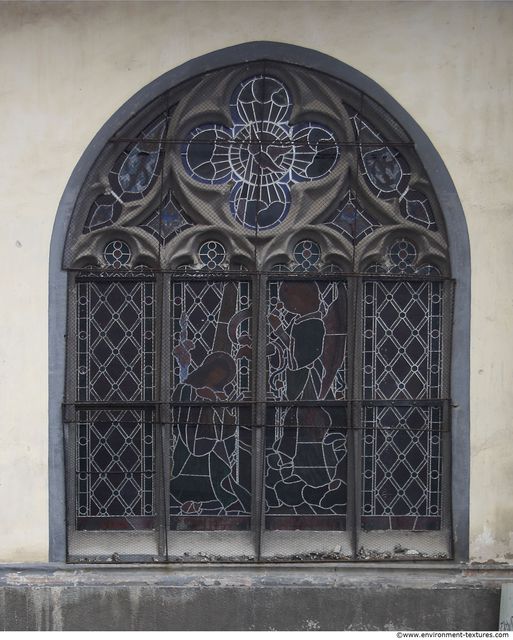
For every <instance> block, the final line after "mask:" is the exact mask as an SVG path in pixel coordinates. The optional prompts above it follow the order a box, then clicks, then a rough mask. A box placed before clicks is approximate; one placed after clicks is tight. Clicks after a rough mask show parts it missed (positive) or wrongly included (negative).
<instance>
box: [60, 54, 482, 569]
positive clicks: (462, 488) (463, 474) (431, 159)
mask: <svg viewBox="0 0 513 640" xmlns="http://www.w3.org/2000/svg"><path fill="white" fill-rule="evenodd" d="M259 60H260V61H263V60H268V61H280V62H285V63H291V64H298V65H301V66H303V67H307V68H309V69H312V70H315V71H320V72H323V73H326V74H329V75H331V76H333V77H335V78H338V79H340V80H343V81H345V82H346V83H348V84H351V85H353V86H354V87H355V88H356V89H357V90H359V91H361V92H362V93H364V94H366V95H367V96H369V97H370V98H372V99H373V100H374V101H376V102H377V103H378V104H380V105H381V106H383V107H384V108H385V109H386V110H387V111H388V112H389V113H390V114H391V115H392V116H393V117H394V118H395V119H396V120H397V121H398V122H399V123H400V124H401V126H402V127H403V128H404V130H405V131H406V132H407V134H408V135H409V136H410V137H411V139H412V140H413V141H414V143H415V150H416V152H417V154H418V156H419V158H420V160H421V162H422V164H423V166H424V168H425V170H426V173H427V175H428V177H429V179H430V181H431V184H432V186H433V188H434V191H435V194H436V196H437V198H438V200H439V203H440V206H441V209H442V211H443V214H444V218H445V224H446V230H447V236H448V242H449V248H450V264H451V272H452V275H453V277H454V279H455V281H456V288H455V299H454V318H453V342H452V354H451V395H452V408H451V430H452V451H453V454H452V460H451V471H452V479H451V495H452V496H453V498H452V525H453V538H454V549H453V550H454V553H453V557H454V560H455V561H460V562H461V561H465V560H466V559H468V531H469V525H468V510H469V476H470V436H469V431H470V429H469V426H470V406H469V393H470V388H469V378H470V246H469V238H468V231H467V225H466V221H465V215H464V212H463V208H462V205H461V202H460V200H459V198H458V195H457V193H456V189H455V186H454V183H453V181H452V179H451V177H450V175H449V172H448V170H447V168H446V167H445V165H444V163H443V160H442V159H441V157H440V155H439V154H438V152H437V150H436V149H435V147H434V146H433V144H432V142H431V141H430V140H429V138H428V137H427V136H426V134H425V133H424V132H423V131H422V129H421V128H420V127H419V125H418V124H417V123H416V122H415V121H414V119H413V118H412V117H411V116H410V115H409V114H408V113H407V112H406V111H405V110H404V109H403V108H402V107H401V106H400V105H399V104H398V103H397V102H396V101H395V100H394V98H392V97H391V96H390V95H389V94H388V93H387V92H386V91H385V90H384V89H383V88H382V87H380V86H379V85H378V84H377V83H376V82H374V81H373V80H371V79H370V78H369V77H367V76H365V75H364V74H362V73H361V72H359V71H357V70H356V69H354V68H352V67H350V66H348V65H346V64H344V63H343V62H340V61H339V60H337V59H335V58H333V57H331V56H328V55H325V54H322V53H320V52H317V51H314V50H311V49H306V48H303V47H299V46H296V45H290V44H285V43H275V42H252V43H246V44H240V45H235V46H232V47H228V48H225V49H221V50H219V51H215V52H212V53H209V54H206V55H203V56H200V57H198V58H195V59H193V60H190V61H189V62H186V63H184V64H182V65H180V66H178V67H176V68H175V69H173V70H171V71H169V72H167V73H165V74H163V75H161V76H160V77H158V78H157V79H155V80H154V81H152V82H150V83H149V84H148V85H146V86H145V87H143V88H142V89H141V90H139V91H138V92H137V93H136V94H135V95H134V96H133V97H132V98H130V99H129V100H128V101H127V102H125V104H124V105H122V106H121V107H120V108H119V109H118V110H117V111H116V113H115V114H114V115H112V116H111V118H109V120H108V121H107V122H106V123H105V125H104V126H103V127H102V128H101V129H100V131H99V132H98V133H97V134H96V136H95V137H94V138H93V140H92V141H91V143H90V144H89V145H88V147H87V148H86V150H85V151H84V153H83V155H82V157H81V158H80V160H79V161H78V163H77V165H76V166H75V168H74V170H73V172H72V174H71V177H70V179H69V181H68V183H67V185H66V187H65V190H64V193H63V195H62V198H61V200H60V203H59V207H58V210H57V214H56V219H55V223H54V227H53V232H52V239H51V246H50V264H49V285H50V286H49V460H48V461H49V560H50V561H51V562H63V561H65V558H66V506H65V469H64V443H63V433H62V415H61V403H62V399H63V393H64V380H65V350H66V343H65V335H66V323H67V274H66V272H65V271H64V270H63V269H62V255H63V250H64V244H65V239H66V233H67V229H68V225H69V222H70V219H71V215H72V212H73V209H74V205H75V201H76V199H77V197H78V194H79V191H80V188H81V186H82V184H83V182H84V180H85V178H86V176H87V174H88V172H89V170H90V168H91V166H92V165H93V163H94V161H95V159H96V157H97V155H98V153H99V152H100V151H101V149H102V148H103V147H104V145H105V144H106V142H107V141H108V140H109V138H110V137H111V136H112V135H113V134H114V133H115V132H116V131H117V130H118V129H119V128H120V127H121V126H122V125H123V124H124V123H125V122H126V121H127V120H128V119H129V118H130V117H131V116H132V114H133V113H134V112H137V111H139V110H140V109H142V108H143V107H144V106H145V105H146V104H148V103H149V102H150V101H151V100H152V99H154V98H156V97H157V96H159V95H160V94H162V93H163V92H164V91H168V90H169V89H172V88H173V87H175V86H177V85H178V84H180V83H181V82H183V81H184V80H187V79H189V78H191V77H193V76H195V75H198V74H202V73H205V72H207V71H213V70H216V69H219V68H222V67H225V66H228V65H233V64H237V63H243V62H254V61H259Z"/></svg>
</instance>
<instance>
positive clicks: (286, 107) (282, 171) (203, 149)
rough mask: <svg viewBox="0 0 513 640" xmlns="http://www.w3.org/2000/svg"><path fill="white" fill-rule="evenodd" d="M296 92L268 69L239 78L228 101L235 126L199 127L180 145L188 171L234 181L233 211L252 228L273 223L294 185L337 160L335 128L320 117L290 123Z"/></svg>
mask: <svg viewBox="0 0 513 640" xmlns="http://www.w3.org/2000/svg"><path fill="white" fill-rule="evenodd" d="M292 107H293V104H292V98H291V95H290V92H289V90H288V88H287V87H286V86H285V84H284V83H283V82H282V81H281V80H278V79H277V78H273V77H271V76H267V75H259V76H254V77H251V78H248V79H246V80H244V81H243V82H241V83H240V84H239V85H238V86H237V87H236V89H235V91H234V92H233V95H232V98H231V101H230V115H231V118H232V122H233V127H232V128H226V127H224V126H223V125H221V124H204V125H200V126H199V127H196V128H195V129H194V130H192V131H191V132H190V133H189V135H188V137H187V138H188V139H187V142H186V143H185V144H184V145H183V147H182V161H183V164H184V167H185V170H186V171H187V172H188V174H189V175H190V176H191V177H192V178H194V179H195V180H198V181H199V182H203V183H206V184H211V185H215V184H222V183H225V182H228V181H231V182H232V183H233V187H232V191H231V195H230V211H231V214H232V216H233V218H234V219H235V220H236V221H237V222H238V223H240V224H241V225H242V226H243V227H246V228H249V229H256V228H258V229H262V230H264V229H272V228H274V227H276V226H277V225H279V224H280V223H281V222H283V220H285V218H286V217H287V215H288V212H289V209H290V205H291V201H292V194H291V185H292V184H294V183H298V182H305V181H311V180H318V179H320V178H322V177H324V176H325V175H327V174H328V173H329V172H330V171H331V170H332V169H333V167H334V166H335V164H336V162H337V160H338V157H339V150H338V146H337V144H336V140H335V136H334V134H333V132H332V131H331V130H330V129H329V128H328V127H326V126H324V125H322V124H320V123H316V122H302V123H299V124H297V125H295V126H291V125H290V123H289V116H290V114H291V112H292Z"/></svg>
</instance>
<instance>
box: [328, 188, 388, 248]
mask: <svg viewBox="0 0 513 640" xmlns="http://www.w3.org/2000/svg"><path fill="white" fill-rule="evenodd" d="M324 224H326V225H328V226H329V227H332V228H333V229H336V230H337V231H339V232H340V233H341V234H342V235H343V236H345V237H346V238H347V239H348V240H350V241H351V242H354V243H355V244H357V243H358V242H360V240H363V238H365V237H366V236H368V235H369V234H370V233H372V232H373V231H374V229H377V228H378V227H380V226H381V225H380V224H379V223H378V222H376V220H374V218H373V217H372V216H371V215H370V214H369V213H367V212H366V211H365V210H364V209H363V207H362V206H361V205H360V203H359V202H358V200H357V198H356V194H355V193H354V192H353V191H351V190H349V191H348V192H347V193H346V195H345V196H344V198H343V200H342V202H341V203H340V205H339V207H338V208H337V210H336V211H335V213H334V214H332V215H331V216H330V218H329V219H328V220H326V222H325V223H324Z"/></svg>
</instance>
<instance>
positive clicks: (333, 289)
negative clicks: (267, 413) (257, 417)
mask: <svg viewBox="0 0 513 640" xmlns="http://www.w3.org/2000/svg"><path fill="white" fill-rule="evenodd" d="M267 323H268V331H269V333H268V354H267V371H268V382H267V394H268V398H269V399H270V400H275V401H280V400H291V401H292V400H325V399H332V400H341V399H343V398H344V397H345V373H344V360H345V349H346V339H347V298H346V288H345V284H344V283H339V282H328V281H326V282H322V281H310V282H307V281H301V282H298V281H290V280H284V281H271V282H269V284H268V310H267Z"/></svg>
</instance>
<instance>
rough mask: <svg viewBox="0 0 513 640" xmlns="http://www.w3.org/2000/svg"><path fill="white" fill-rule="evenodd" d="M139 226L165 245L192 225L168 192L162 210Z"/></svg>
mask: <svg viewBox="0 0 513 640" xmlns="http://www.w3.org/2000/svg"><path fill="white" fill-rule="evenodd" d="M139 226H140V227H141V228H142V229H144V230H145V231H148V232H149V233H151V235H152V236H154V237H155V238H157V240H159V242H160V243H161V244H166V242H169V240H171V238H173V237H175V236H177V235H178V234H180V233H181V232H182V231H183V230H184V229H187V228H189V227H192V226H193V225H192V223H191V221H190V220H189V218H188V217H187V216H186V215H185V212H184V210H183V208H182V207H181V205H180V203H179V202H178V200H176V198H175V197H174V196H173V194H172V193H170V192H169V193H168V194H167V198H166V201H165V202H164V205H163V206H162V209H161V210H159V209H157V210H156V211H154V212H153V213H152V214H151V215H150V216H149V217H148V218H147V219H146V220H144V222H142V223H141V224H140V225H139Z"/></svg>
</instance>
